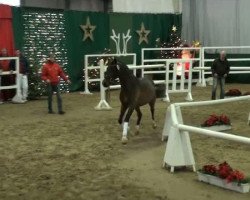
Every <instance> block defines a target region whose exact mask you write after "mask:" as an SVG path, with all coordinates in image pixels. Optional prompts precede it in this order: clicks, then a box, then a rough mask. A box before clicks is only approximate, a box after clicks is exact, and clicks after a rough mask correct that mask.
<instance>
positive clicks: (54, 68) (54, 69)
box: [42, 53, 70, 115]
mask: <svg viewBox="0 0 250 200" xmlns="http://www.w3.org/2000/svg"><path fill="white" fill-rule="evenodd" d="M60 78H62V79H63V80H64V81H66V82H67V83H69V84H70V80H69V79H68V77H67V76H66V75H65V73H64V72H63V70H62V68H61V67H60V66H59V64H57V63H56V61H55V56H54V54H52V53H50V55H49V59H48V60H47V62H46V63H45V64H44V65H43V67H42V80H44V81H45V82H46V83H47V86H48V110H49V114H53V113H54V112H53V110H52V96H53V93H54V92H55V93H56V97H57V106H58V113H59V114H61V115H62V114H64V113H65V112H64V111H63V110H62V98H61V96H60V91H59V86H58V84H59V82H60Z"/></svg>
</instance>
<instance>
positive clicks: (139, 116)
mask: <svg viewBox="0 0 250 200" xmlns="http://www.w3.org/2000/svg"><path fill="white" fill-rule="evenodd" d="M135 110H136V112H137V122H136V131H135V134H136V135H138V134H139V128H140V123H141V118H142V113H141V110H140V108H139V107H137V108H135Z"/></svg>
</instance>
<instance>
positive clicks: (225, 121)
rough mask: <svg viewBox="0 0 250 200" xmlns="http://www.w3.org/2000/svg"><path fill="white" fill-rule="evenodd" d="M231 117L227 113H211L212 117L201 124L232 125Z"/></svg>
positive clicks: (206, 125)
mask: <svg viewBox="0 0 250 200" xmlns="http://www.w3.org/2000/svg"><path fill="white" fill-rule="evenodd" d="M230 124H231V122H230V119H229V118H228V117H227V116H226V115H223V114H222V115H220V116H218V115H215V114H213V115H210V117H209V118H208V119H207V120H206V121H205V122H204V123H203V124H201V126H205V127H208V126H215V125H230Z"/></svg>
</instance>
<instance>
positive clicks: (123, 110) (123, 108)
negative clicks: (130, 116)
mask: <svg viewBox="0 0 250 200" xmlns="http://www.w3.org/2000/svg"><path fill="white" fill-rule="evenodd" d="M127 108H128V106H127V105H124V104H122V105H121V110H120V115H119V119H118V123H119V124H122V122H123V120H124V114H125V112H126V110H127Z"/></svg>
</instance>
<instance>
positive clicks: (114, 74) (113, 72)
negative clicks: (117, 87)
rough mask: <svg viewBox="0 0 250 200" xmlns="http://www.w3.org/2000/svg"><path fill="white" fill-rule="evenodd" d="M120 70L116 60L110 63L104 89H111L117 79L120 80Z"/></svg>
mask: <svg viewBox="0 0 250 200" xmlns="http://www.w3.org/2000/svg"><path fill="white" fill-rule="evenodd" d="M119 68H120V66H119V64H118V63H117V60H116V59H115V58H114V59H113V60H112V61H110V62H109V63H108V67H107V70H106V72H105V73H104V80H103V81H102V85H103V86H104V87H109V86H110V85H111V84H112V83H114V82H115V79H117V78H119Z"/></svg>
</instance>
